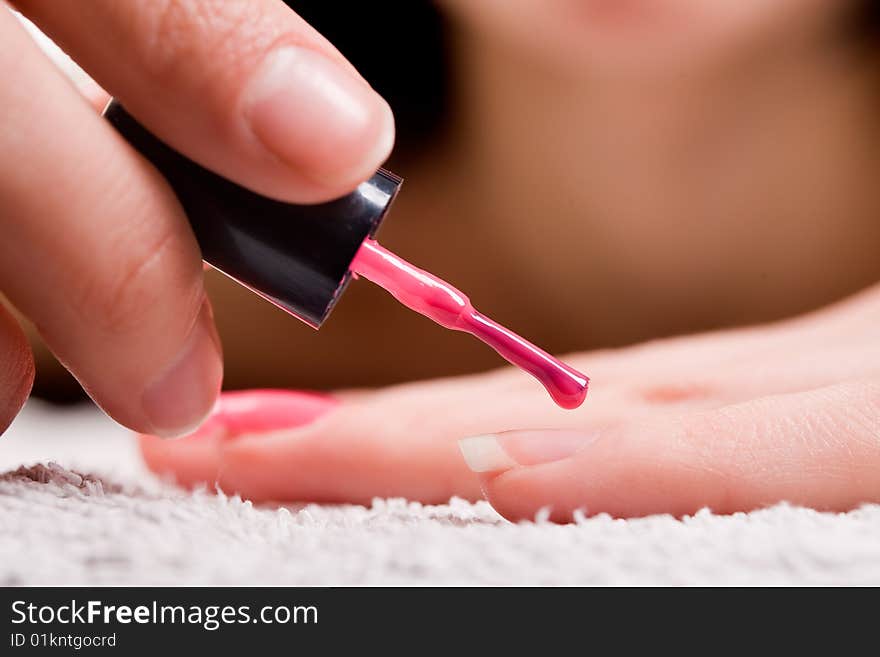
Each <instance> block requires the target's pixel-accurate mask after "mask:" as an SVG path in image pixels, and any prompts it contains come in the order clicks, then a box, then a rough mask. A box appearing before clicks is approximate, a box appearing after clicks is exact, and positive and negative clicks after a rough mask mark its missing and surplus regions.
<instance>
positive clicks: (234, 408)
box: [190, 390, 339, 439]
mask: <svg viewBox="0 0 880 657" xmlns="http://www.w3.org/2000/svg"><path fill="white" fill-rule="evenodd" d="M338 405H339V402H338V401H337V400H336V399H335V398H334V397H331V396H330V395H325V394H320V393H315V392H301V391H298V390H242V391H233V392H224V393H223V394H222V395H221V396H220V399H218V400H217V404H216V405H215V406H214V410H213V411H212V412H211V415H210V416H209V417H208V419H207V420H206V421H205V423H204V424H203V425H202V426H201V427H200V428H199V430H198V431H196V432H195V433H193V434H191V435H190V438H217V437H220V438H224V439H229V438H237V437H239V436H242V435H253V434H261V433H270V432H272V431H280V430H282V429H294V428H297V427H304V426H307V425H309V424H311V423H312V422H314V421H315V420H317V419H318V418H319V417H321V416H323V415H324V414H325V413H328V412H329V411H331V410H333V409H334V408H335V407H336V406H338Z"/></svg>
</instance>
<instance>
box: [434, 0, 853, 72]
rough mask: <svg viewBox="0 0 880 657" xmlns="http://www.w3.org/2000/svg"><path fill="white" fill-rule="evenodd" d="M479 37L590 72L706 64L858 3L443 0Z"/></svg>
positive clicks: (814, 33)
mask: <svg viewBox="0 0 880 657" xmlns="http://www.w3.org/2000/svg"><path fill="white" fill-rule="evenodd" d="M442 2H443V4H444V5H446V6H447V7H448V8H449V9H450V10H452V12H453V14H454V15H455V16H456V17H458V18H460V19H461V20H462V21H463V22H464V23H465V24H468V25H470V26H471V27H472V28H474V29H476V30H477V32H478V33H479V34H480V36H481V37H483V38H487V39H492V40H493V41H496V42H502V43H504V44H506V45H507V46H509V47H513V48H514V49H516V50H517V51H518V52H520V53H521V54H523V55H525V56H528V57H529V58H535V57H537V58H541V59H544V60H548V61H550V62H551V63H553V64H554V65H557V66H563V67H576V69H581V70H583V69H585V68H586V69H588V70H591V71H593V72H598V73H602V72H611V73H615V74H617V73H626V72H635V73H639V72H656V71H657V70H661V69H670V68H672V69H673V70H681V68H683V67H684V68H687V67H691V68H693V67H694V66H698V67H705V66H707V65H708V66H711V65H713V64H717V63H720V62H722V61H725V60H729V59H731V58H738V57H741V56H744V55H748V54H749V53H754V52H755V51H756V50H758V49H759V48H760V47H761V46H762V45H764V44H768V45H772V46H773V47H779V46H780V45H785V44H796V43H797V42H799V41H804V40H812V39H815V38H817V37H820V36H822V35H823V33H826V32H830V31H831V30H833V29H834V27H835V25H836V24H837V21H839V20H840V19H841V18H843V13H844V12H845V11H847V10H848V9H850V8H851V7H852V6H853V3H852V2H840V0H479V2H474V1H473V0H442Z"/></svg>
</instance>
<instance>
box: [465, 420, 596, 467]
mask: <svg viewBox="0 0 880 657" xmlns="http://www.w3.org/2000/svg"><path fill="white" fill-rule="evenodd" d="M597 437H598V435H597V434H596V433H593V432H580V431H570V430H564V429H559V430H546V431H505V432H504V433H498V434H487V435H484V436H472V437H470V438H464V439H462V440H459V441H458V447H459V449H460V450H461V454H462V456H463V457H464V461H465V463H467V466H468V467H469V468H470V469H471V470H473V471H474V472H503V471H505V470H510V469H512V468H516V467H519V466H528V465H539V464H541V463H552V462H553V461H561V460H562V459H565V458H568V457H569V456H571V455H573V454H574V453H575V452H577V451H578V450H580V449H581V448H583V447H585V446H586V445H589V444H590V443H592V442H594V441H595V440H596V438H597Z"/></svg>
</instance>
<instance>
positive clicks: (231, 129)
mask: <svg viewBox="0 0 880 657" xmlns="http://www.w3.org/2000/svg"><path fill="white" fill-rule="evenodd" d="M16 7H17V8H18V9H19V10H20V11H21V12H22V13H23V14H26V15H27V16H28V17H29V18H30V19H31V20H33V21H34V22H35V23H37V24H38V25H39V26H40V27H41V28H42V29H43V30H44V31H45V32H46V33H47V34H49V35H50V36H51V37H52V38H53V39H54V40H55V41H56V42H58V43H59V44H62V45H63V46H64V48H65V49H66V50H67V51H68V52H69V53H70V54H71V55H72V56H73V57H74V58H75V59H76V61H77V62H78V63H79V64H80V65H81V66H82V67H83V68H85V69H86V71H87V72H88V73H89V74H90V75H91V76H92V77H93V78H94V79H95V80H96V81H97V82H98V83H100V85H101V86H102V87H103V88H104V89H106V90H108V91H109V92H110V93H112V94H113V95H115V96H116V97H118V98H120V99H121V100H122V102H124V103H125V105H126V106H127V107H128V109H129V110H130V111H131V112H132V113H133V114H134V115H135V116H136V117H138V118H139V119H140V120H141V121H142V122H143V123H144V124H145V125H147V126H148V127H149V128H151V129H152V130H153V131H154V132H155V133H156V134H157V135H159V136H160V137H161V138H163V139H164V140H166V141H167V142H168V143H170V144H171V145H173V146H175V147H177V148H178V149H180V150H181V151H182V152H184V153H186V154H187V155H189V156H190V157H192V158H194V159H196V160H198V161H199V162H201V163H202V164H204V165H205V166H209V167H211V168H213V169H215V170H217V171H219V172H221V173H223V174H224V175H226V176H228V177H230V178H233V179H235V180H236V181H238V182H240V183H242V184H246V185H248V186H250V187H251V188H253V189H256V190H258V191H260V192H262V193H264V194H268V195H271V196H274V197H277V198H279V199H283V200H288V201H296V202H315V201H320V200H327V199H330V198H334V197H336V196H339V195H340V194H343V193H345V192H347V191H350V190H351V189H353V188H354V187H355V186H356V185H357V184H358V182H359V181H361V180H362V179H364V178H365V177H367V176H368V175H369V174H370V173H371V172H372V171H373V170H375V168H376V167H377V166H378V165H379V164H380V163H381V162H382V161H383V160H384V159H385V158H386V157H387V155H388V152H389V151H390V149H391V146H392V142H393V118H392V116H391V112H390V109H389V108H388V106H387V104H386V103H385V102H384V101H383V100H382V99H381V98H380V97H379V96H378V95H377V94H376V93H375V92H373V91H372V89H370V87H369V86H368V85H367V84H366V82H364V81H363V80H362V79H361V78H360V77H359V76H358V74H357V73H356V72H355V71H354V69H353V68H352V67H351V65H350V64H348V63H347V62H346V61H345V60H344V59H343V58H342V56H341V55H340V54H339V53H338V52H337V51H336V50H335V49H334V48H333V47H332V46H331V45H330V44H329V43H327V42H326V40H324V39H323V38H322V37H321V36H320V35H319V34H317V33H316V32H315V31H314V30H312V29H311V28H310V27H309V26H308V25H306V24H305V23H304V22H303V21H302V20H301V19H299V17H298V16H297V15H296V14H294V13H292V12H290V11H289V10H288V9H287V7H286V6H284V5H283V4H282V3H280V2H276V1H274V0H262V1H259V2H248V3H228V2H220V1H212V2H201V1H200V2H196V1H194V0H193V1H189V0H174V1H170V2H162V3H118V2H114V1H112V0H100V1H95V2H89V3H87V4H85V5H83V6H80V5H79V4H77V5H76V6H74V5H73V4H71V3H56V2H51V1H46V0H19V1H18V2H17V3H16ZM95 35H101V38H96V37H95ZM0 69H2V70H3V71H4V76H5V78H4V79H5V83H4V85H3V88H2V90H0V99H2V105H3V107H4V119H3V126H2V130H0V152H2V153H4V154H5V155H4V157H2V158H0V205H2V207H3V213H2V215H0V232H2V234H3V240H2V241H0V289H2V291H3V293H4V294H5V295H6V297H7V298H8V300H9V302H10V303H11V304H13V305H14V306H15V307H16V308H17V310H18V311H19V312H20V314H21V315H23V316H24V317H27V318H28V319H29V320H30V321H31V322H32V323H33V324H34V325H35V327H36V329H37V330H38V332H39V334H40V336H41V337H42V338H43V339H44V340H45V342H46V343H47V344H48V345H49V347H50V348H51V349H52V351H53V353H54V354H55V356H56V357H57V358H58V359H59V361H60V362H61V363H63V364H64V366H65V367H66V368H67V369H68V370H70V371H71V372H72V373H73V374H74V376H75V377H76V378H77V379H78V381H79V382H80V383H81V385H82V386H83V388H84V389H85V390H86V391H87V392H88V393H89V394H90V395H91V396H92V398H93V399H94V400H95V401H96V402H97V403H98V404H99V405H101V407H102V408H103V409H104V410H105V411H106V412H107V413H108V414H109V415H111V416H112V417H114V418H115V419H116V420H118V421H119V422H121V423H122V424H125V425H126V426H128V427H131V428H133V429H136V430H139V431H150V432H153V433H159V434H162V435H180V434H181V433H187V432H189V431H191V430H192V429H193V428H194V427H195V426H197V425H198V424H199V423H200V422H201V421H202V420H203V419H204V417H205V416H206V415H207V413H208V412H209V411H210V409H211V407H212V406H213V404H214V401H215V399H216V396H217V394H218V392H219V389H220V384H221V379H222V373H223V366H222V358H221V350H220V342H219V337H218V335H217V331H216V329H215V327H214V321H213V313H212V309H211V305H210V303H209V301H208V299H207V296H206V293H205V288H204V281H203V276H202V264H201V258H200V254H199V250H198V246H197V244H196V242H195V238H194V237H193V235H192V233H191V231H190V229H189V226H188V224H187V222H186V219H185V217H184V216H183V213H182V210H181V208H180V206H179V204H178V203H177V200H176V199H175V197H174V195H173V193H172V192H171V190H170V189H169V188H168V186H167V184H166V183H165V182H164V180H163V179H162V178H161V177H160V176H159V175H158V173H157V172H156V171H155V170H154V169H153V168H152V167H151V166H150V165H149V164H148V163H146V162H145V161H144V160H143V159H142V158H141V157H140V156H139V155H138V154H136V153H135V152H134V151H133V149H131V148H130V147H129V146H128V145H127V144H126V143H125V142H124V141H123V140H122V139H121V138H120V137H119V136H118V135H117V134H115V133H114V131H113V130H112V129H111V128H110V127H109V126H108V125H107V124H105V123H104V122H103V121H102V119H101V118H100V117H99V116H98V114H97V113H96V112H95V111H94V107H93V106H90V104H89V102H88V100H86V99H84V97H83V96H82V95H80V94H78V93H77V91H76V90H75V89H74V88H73V87H72V86H71V85H70V84H69V83H68V81H67V80H65V78H64V77H63V76H62V74H61V73H60V72H59V71H58V70H57V69H56V68H55V67H53V66H52V64H51V63H50V62H49V61H47V60H46V58H45V57H44V56H43V55H42V53H41V52H40V50H39V49H38V48H37V46H36V45H35V44H34V43H33V42H32V41H31V39H30V38H29V37H28V35H27V34H26V33H25V31H24V30H23V28H22V26H21V25H20V24H19V22H18V21H17V20H16V19H15V17H14V16H13V15H12V14H11V13H10V12H8V11H6V10H5V8H0ZM284 83H289V84H284ZM294 83H298V86H299V87H300V89H299V90H298V89H296V88H292V87H296V86H297V84H294ZM93 91H94V88H92V92H93ZM297 91H301V93H297ZM92 99H93V100H95V96H94V95H93V96H92ZM288 115H295V116H296V119H295V120H289V121H288V120H285V121H279V117H282V116H288ZM2 318H3V321H2V323H0V353H5V354H7V358H6V359H4V363H3V365H4V366H3V368H2V369H0V391H8V392H7V394H5V395H3V396H2V397H0V429H3V428H5V427H6V425H7V424H8V423H9V422H10V421H11V419H12V418H13V417H14V416H15V414H16V412H17V411H18V410H19V408H20V407H21V404H22V402H23V400H24V399H25V398H26V397H27V394H28V391H29V390H30V387H31V384H32V379H33V364H32V362H31V356H30V351H29V349H28V348H27V347H26V346H25V344H24V340H23V337H22V333H21V330H20V329H19V328H18V327H17V326H16V325H15V323H14V322H12V321H9V318H8V317H6V315H5V313H4V315H3V316H2ZM7 363H11V364H12V365H13V366H12V367H7V366H6V364H7Z"/></svg>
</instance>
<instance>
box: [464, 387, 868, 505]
mask: <svg viewBox="0 0 880 657" xmlns="http://www.w3.org/2000/svg"><path fill="white" fill-rule="evenodd" d="M459 446H460V449H461V451H462V454H463V455H464V458H465V461H466V462H467V464H468V466H469V467H470V468H471V470H474V471H476V472H478V473H479V476H480V479H481V483H482V487H483V492H484V494H485V496H486V498H487V499H488V500H489V502H490V503H491V504H492V505H493V506H494V507H495V509H497V510H498V511H499V512H500V513H501V514H502V515H504V516H505V517H507V518H509V519H511V520H519V519H531V518H534V517H535V515H536V513H538V512H539V511H540V510H542V509H545V510H547V509H549V512H550V518H551V519H552V520H555V521H558V522H569V521H571V520H572V517H573V514H574V512H576V511H578V510H580V511H581V512H584V513H588V514H596V513H609V514H611V515H614V516H643V515H649V514H654V513H671V514H675V515H685V514H691V513H694V512H696V511H698V510H699V509H701V508H704V507H709V508H711V509H712V510H713V511H715V512H718V513H731V512H734V511H743V510H749V509H754V508H758V507H762V506H766V505H770V504H774V503H776V502H781V501H787V502H790V503H793V504H798V505H807V506H811V507H814V508H819V509H828V510H846V509H850V508H852V507H854V506H857V505H858V504H860V503H864V502H868V501H872V500H878V499H880V386H878V385H877V383H876V382H853V383H846V384H840V385H835V386H830V387H826V388H821V389H816V390H812V391H809V392H803V393H797V394H786V395H778V396H772V397H764V398H760V399H755V400H751V401H749V402H746V403H741V404H736V405H732V406H726V407H722V408H719V409H714V410H711V411H705V412H699V413H692V414H690V415H685V416H680V417H676V418H660V419H654V420H652V421H645V422H634V423H627V424H623V425H619V426H617V427H614V428H610V429H605V430H601V431H598V432H596V431H579V430H545V431H541V430H535V431H510V432H504V433H500V434H495V435H483V436H475V437H472V438H466V439H464V440H462V441H460V443H459Z"/></svg>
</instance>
